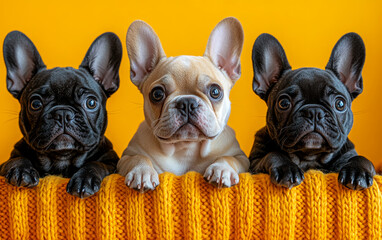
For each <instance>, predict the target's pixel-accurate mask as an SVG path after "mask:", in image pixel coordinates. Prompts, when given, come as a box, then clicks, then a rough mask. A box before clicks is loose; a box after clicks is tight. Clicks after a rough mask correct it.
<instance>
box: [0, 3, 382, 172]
mask: <svg viewBox="0 0 382 240" xmlns="http://www.w3.org/2000/svg"><path fill="white" fill-rule="evenodd" d="M227 16H235V17H237V18H238V19H239V20H240V21H241V23H242V24H243V28H244V32H245V42H244V49H243V54H242V58H241V60H242V77H241V79H240V80H239V81H238V82H237V84H236V86H235V87H234V88H233V90H232V92H231V101H232V113H231V118H230V120H229V124H230V125H231V126H232V127H233V128H234V129H235V130H236V133H237V137H238V139H239V142H240V143H241V146H242V148H243V150H244V151H245V152H246V153H249V151H250V148H251V146H252V143H253V135H254V133H255V132H256V131H257V130H258V129H259V128H261V127H262V126H263V125H264V123H265V113H266V106H265V103H264V102H263V101H262V100H260V98H258V97H257V96H256V95H255V94H254V93H253V92H252V89H251V84H252V77H253V73H252V66H251V65H252V63H251V49H252V45H253V42H254V40H255V39H256V37H257V36H258V35H259V34H261V33H263V32H268V33H271V34H273V35H274V36H275V37H276V38H277V39H279V41H280V42H281V44H282V45H283V46H284V48H285V51H286V53H287V57H288V59H289V62H290V64H291V65H292V67H293V68H299V67H305V66H306V67H309V66H310V67H319V68H324V67H325V65H326V63H327V61H328V59H329V56H330V52H331V50H332V47H333V46H334V44H335V43H336V41H337V40H338V39H339V38H340V37H341V36H342V35H343V34H345V33H347V32H350V31H354V32H357V33H359V34H360V35H361V36H362V38H363V39H364V41H365V44H366V64H365V67H364V71H363V77H364V92H363V94H362V95H360V96H359V97H358V98H357V99H356V101H355V102H354V104H353V112H354V114H355V123H354V127H353V130H352V132H351V134H350V137H351V139H352V140H353V142H354V143H355V144H356V149H357V151H358V152H359V153H360V154H362V155H365V156H366V157H368V158H370V159H371V160H372V161H373V162H374V163H375V164H377V165H378V166H382V146H381V144H380V143H381V136H382V104H381V102H382V101H381V96H382V95H381V88H382V79H381V77H380V71H381V70H382V69H381V66H380V64H381V62H382V60H381V58H382V1H378V0H375V1H353V0H343V1H331V0H327V1H316V2H315V1H307V0H306V1H293V2H292V1H290V2H288V1H283V0H277V1H275V0H271V1H269V0H268V1H266V0H261V1H259V0H248V1H240V0H236V1H233V0H214V1H208V0H204V1H200V0H199V1H192V0H190V1H185V0H182V1H181V0H172V1H158V0H155V1H152V0H136V1H132V0H120V1H117V0H107V1H106V0H102V1H98V0H94V1H80V0H67V1H62V2H60V1H52V0H50V1H31V0H28V1H26V0H25V1H17V0H13V1H11V0H8V1H5V0H0V39H1V42H2V41H3V39H4V38H5V36H6V34H7V33H8V32H9V31H12V30H16V29H17V30H20V31H22V32H24V33H25V34H26V35H27V36H28V37H30V38H31V40H32V41H33V42H34V43H35V45H36V46H37V49H38V50H39V52H40V54H41V55H42V59H43V61H44V62H45V64H46V65H47V66H48V68H53V67H56V66H61V67H65V66H74V67H77V66H78V65H79V64H80V63H81V61H82V58H83V57H84V55H85V52H86V50H87V49H88V47H89V46H90V44H91V42H92V41H93V40H94V39H95V38H96V37H97V36H98V35H100V34H101V33H103V32H106V31H112V32H115V33H116V34H117V35H118V36H119V37H120V38H121V41H122V42H123V47H124V49H123V60H122V64H121V70H120V76H121V86H120V89H119V90H118V92H117V93H116V94H115V95H113V96H112V97H111V98H110V100H109V102H108V111H109V126H108V130H107V132H106V135H107V136H108V137H109V138H110V139H111V140H112V142H113V143H114V145H115V149H116V151H117V152H118V154H121V153H122V151H123V149H124V148H125V147H126V146H127V144H128V142H129V140H130V138H131V137H132V135H133V134H134V132H135V130H136V129H137V127H138V124H139V123H140V122H141V121H142V120H143V109H142V106H143V104H142V97H141V95H140V93H139V91H138V90H137V89H136V87H135V86H134V85H133V84H132V83H131V82H130V78H129V62H128V58H127V53H126V46H125V36H126V31H127V28H128V26H129V25H130V23H131V22H132V21H134V20H135V19H142V20H144V21H146V22H147V23H149V24H150V25H151V26H152V27H153V28H154V29H155V31H156V32H157V34H158V35H159V37H160V40H161V42H162V45H163V47H164V50H165V52H166V54H167V56H175V55H201V54H203V52H204V49H205V46H206V43H207V39H208V36H209V34H210V32H211V30H212V29H213V27H214V26H215V25H216V24H217V23H218V22H219V21H220V20H221V19H223V18H224V17H227ZM0 76H1V78H2V81H3V83H2V84H0V100H1V103H2V104H1V105H0V133H1V134H0V162H2V161H5V160H6V159H8V157H9V154H10V151H11V150H12V146H13V144H14V143H15V142H16V141H17V140H19V139H20V137H21V133H20V130H19V128H18V120H17V116H18V111H19V104H18V102H17V100H16V99H14V98H13V97H12V96H11V95H10V94H9V93H8V92H7V90H6V86H5V76H6V71H5V65H4V63H3V62H1V63H0Z"/></svg>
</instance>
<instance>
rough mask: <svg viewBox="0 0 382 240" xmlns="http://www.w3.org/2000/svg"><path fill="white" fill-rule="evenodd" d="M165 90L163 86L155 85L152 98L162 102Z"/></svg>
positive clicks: (154, 100)
mask: <svg viewBox="0 0 382 240" xmlns="http://www.w3.org/2000/svg"><path fill="white" fill-rule="evenodd" d="M164 95H165V94H164V90H163V88H162V87H155V88H153V90H151V93H150V99H151V101H153V102H160V101H162V99H163V98H164Z"/></svg>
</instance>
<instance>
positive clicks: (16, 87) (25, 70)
mask: <svg viewBox="0 0 382 240" xmlns="http://www.w3.org/2000/svg"><path fill="white" fill-rule="evenodd" d="M3 52H4V62H5V66H6V68H7V89H8V91H9V92H10V93H11V94H12V95H13V96H14V97H15V98H17V99H19V98H20V93H21V91H22V90H23V89H24V87H25V86H26V85H27V83H28V82H29V81H30V80H31V79H32V78H33V76H34V75H36V73H37V72H38V71H40V70H42V69H45V68H46V66H45V64H44V62H43V61H42V59H41V57H40V54H39V53H38V51H37V49H36V47H35V46H34V44H33V43H32V41H31V40H30V39H29V38H28V37H27V36H25V35H24V34H23V33H22V32H18V31H13V32H10V33H8V35H7V36H6V37H5V40H4V46H3Z"/></svg>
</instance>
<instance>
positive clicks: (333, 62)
mask: <svg viewBox="0 0 382 240" xmlns="http://www.w3.org/2000/svg"><path fill="white" fill-rule="evenodd" d="M252 61H253V69H254V79H253V91H254V92H255V93H256V94H257V95H259V96H260V98H262V99H263V100H264V101H266V103H267V105H268V111H267V117H266V123H267V124H266V127H264V128H262V129H261V130H259V131H258V132H257V133H256V136H255V142H254V145H253V147H252V150H251V153H250V156H249V159H250V161H251V167H250V170H251V171H252V172H253V173H269V174H270V177H271V181H272V182H273V183H275V184H278V185H281V186H284V187H287V188H291V187H293V186H296V185H299V184H300V183H301V182H302V181H303V180H304V171H306V170H308V169H319V170H322V171H323V172H339V176H338V181H339V182H340V183H341V184H343V185H345V186H346V187H348V188H351V189H356V190H359V189H364V188H368V187H370V186H371V185H372V184H373V176H374V175H375V170H374V166H373V164H372V163H371V162H370V161H369V160H368V159H366V158H365V157H362V156H359V155H358V154H357V153H356V151H355V150H354V145H353V143H352V142H351V141H350V140H349V139H348V134H349V132H350V130H351V127H352V125H353V113H352V111H351V103H352V101H353V99H354V98H356V97H357V96H358V95H359V94H360V93H361V92H362V89H363V83H362V75H361V72H362V67H363V64H364V62H365V46H364V43H363V41H362V39H361V37H360V36H359V35H358V34H356V33H348V34H346V35H344V36H343V37H342V38H341V39H340V40H339V41H338V42H337V44H336V45H335V47H334V49H333V51H332V54H331V56H330V59H329V62H328V64H327V66H326V69H325V70H321V69H317V68H300V69H296V70H291V66H290V65H289V63H288V60H287V58H286V55H285V52H284V49H283V48H282V46H281V44H280V43H279V42H278V41H277V39H276V38H274V37H273V36H271V35H269V34H262V35H260V36H259V37H258V38H257V40H256V41H255V43H254V45H253V50H252Z"/></svg>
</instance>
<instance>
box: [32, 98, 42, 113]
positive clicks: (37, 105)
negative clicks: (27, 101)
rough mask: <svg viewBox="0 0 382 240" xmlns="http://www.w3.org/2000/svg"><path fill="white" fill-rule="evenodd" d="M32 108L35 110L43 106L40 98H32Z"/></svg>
mask: <svg viewBox="0 0 382 240" xmlns="http://www.w3.org/2000/svg"><path fill="white" fill-rule="evenodd" d="M31 108H32V110H34V111H37V110H40V109H41V108H42V102H41V100H40V99H35V100H32V102H31Z"/></svg>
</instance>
